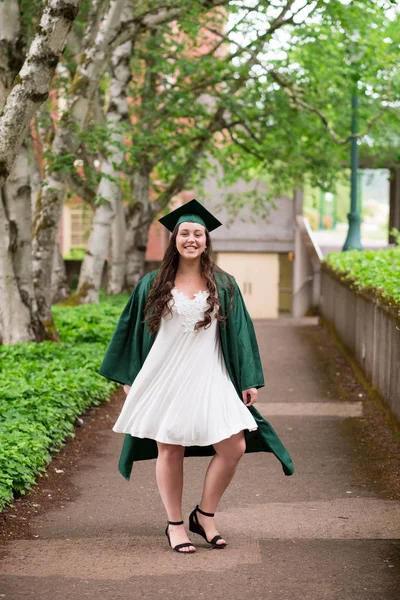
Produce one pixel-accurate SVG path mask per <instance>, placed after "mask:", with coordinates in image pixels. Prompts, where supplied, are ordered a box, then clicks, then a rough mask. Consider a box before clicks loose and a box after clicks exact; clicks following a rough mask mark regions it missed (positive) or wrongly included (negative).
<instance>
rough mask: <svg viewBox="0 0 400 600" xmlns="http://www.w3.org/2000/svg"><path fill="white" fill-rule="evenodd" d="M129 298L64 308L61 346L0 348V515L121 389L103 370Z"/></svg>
mask: <svg viewBox="0 0 400 600" xmlns="http://www.w3.org/2000/svg"><path fill="white" fill-rule="evenodd" d="M126 300H127V296H117V297H115V298H112V299H110V300H107V301H103V302H101V303H100V304H98V305H87V306H78V307H73V308H72V307H71V308H69V307H59V306H56V307H55V308H54V315H55V320H56V324H57V328H58V330H59V331H60V333H61V336H62V339H63V342H62V343H60V344H56V343H52V342H43V343H42V344H34V343H28V344H16V345H14V346H0V510H1V509H2V508H3V507H4V505H5V504H6V503H8V502H10V501H11V500H12V498H13V495H14V494H15V493H16V492H20V493H22V494H23V493H25V491H26V490H29V489H30V488H31V486H32V485H33V484H34V483H35V481H36V478H37V475H38V473H40V472H43V471H44V470H45V469H46V465H47V463H48V462H49V461H50V459H51V456H50V452H55V451H58V450H60V449H61V447H62V445H63V443H64V442H65V440H66V438H67V437H68V436H74V424H75V421H76V418H77V417H78V416H79V415H81V414H82V413H84V412H85V411H86V409H87V408H88V407H89V406H94V405H98V404H100V403H101V402H102V401H103V400H104V399H107V398H108V397H109V396H110V393H111V392H112V390H114V389H115V388H116V384H114V383H112V382H109V381H107V380H106V379H104V378H103V377H101V376H100V375H98V374H97V370H98V368H99V366H100V362H101V359H102V357H103V356H104V352H105V349H106V346H107V343H108V341H109V340H110V337H111V335H112V333H113V330H114V328H115V324H116V321H117V319H118V317H119V315H120V313H121V311H122V307H123V306H124V304H125V302H126Z"/></svg>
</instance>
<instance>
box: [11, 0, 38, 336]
mask: <svg viewBox="0 0 400 600" xmlns="http://www.w3.org/2000/svg"><path fill="white" fill-rule="evenodd" d="M30 54H31V59H33V58H34V57H35V56H36V57H38V56H39V55H40V52H36V53H35V52H32V48H31V53H30ZM23 59H24V44H23V40H22V34H21V26H20V20H19V5H18V2H16V1H15V0H4V2H2V3H0V65H1V66H0V110H1V109H2V108H3V106H4V105H5V103H6V99H7V96H8V94H9V92H10V89H11V86H12V83H13V80H14V78H15V76H16V74H17V73H18V70H19V69H20V68H21V66H22V64H23ZM29 85H30V84H29V82H28V85H27V87H28V88H29ZM7 109H10V104H9V103H7V106H6V109H5V113H6V116H7ZM28 122H29V121H28ZM3 125H4V120H3V119H2V122H1V126H3ZM18 125H19V124H18ZM3 132H4V133H5V134H6V133H7V126H6V127H5V128H3ZM2 142H3V148H2V149H3V150H4V147H8V149H9V151H10V152H11V154H12V153H13V152H15V153H16V152H18V154H17V155H16V157H15V160H14V161H11V162H10V165H11V164H13V166H12V168H11V171H10V174H9V177H8V179H7V181H4V182H3V183H4V186H3V189H2V190H0V330H1V335H0V337H1V340H0V342H3V343H6V344H14V343H17V342H26V341H42V340H43V339H46V338H47V337H48V335H47V333H46V331H45V329H44V328H43V326H42V324H41V322H40V320H39V317H38V309H37V304H36V298H35V294H34V289H33V279H32V248H31V229H32V213H31V181H30V178H31V175H32V166H33V167H37V165H36V161H35V159H34V157H33V156H32V157H31V161H29V158H28V148H27V143H23V144H22V145H21V146H20V148H19V149H18V147H13V146H12V144H11V146H10V145H8V146H7V142H10V140H7V139H3V140H2ZM4 145H5V146H4ZM32 154H33V153H32ZM7 158H9V157H7ZM30 162H31V164H29V163H30Z"/></svg>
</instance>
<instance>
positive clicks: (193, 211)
mask: <svg viewBox="0 0 400 600" xmlns="http://www.w3.org/2000/svg"><path fill="white" fill-rule="evenodd" d="M159 221H160V223H162V225H164V227H166V228H167V229H168V230H169V231H173V230H174V229H175V227H176V226H177V225H179V224H180V223H199V224H200V225H203V226H204V227H205V228H206V229H207V230H208V231H213V230H214V229H217V227H220V226H221V225H222V223H221V222H220V221H218V219H216V218H215V217H214V215H212V214H211V213H210V212H209V211H208V210H207V209H206V208H204V206H202V205H201V204H200V202H197V200H194V199H193V200H190V202H186V204H183V205H182V206H180V207H179V208H177V209H175V210H173V211H172V212H170V213H169V214H168V215H165V217H162V218H161V219H159Z"/></svg>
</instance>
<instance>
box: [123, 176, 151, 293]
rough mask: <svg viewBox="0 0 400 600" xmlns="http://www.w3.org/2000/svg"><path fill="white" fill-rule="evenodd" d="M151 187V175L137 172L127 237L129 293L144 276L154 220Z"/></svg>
mask: <svg viewBox="0 0 400 600" xmlns="http://www.w3.org/2000/svg"><path fill="white" fill-rule="evenodd" d="M149 187H150V177H149V173H147V172H145V171H142V172H140V171H137V172H136V173H135V174H134V178H133V204H132V206H130V207H129V209H128V214H127V224H126V237H125V245H126V281H125V285H126V288H127V289H128V291H132V290H133V289H134V288H135V287H136V285H137V282H138V281H139V279H140V278H141V277H142V276H143V271H144V265H145V261H146V250H147V243H148V239H149V230H150V226H151V223H152V221H153V218H154V213H153V210H152V207H151V204H150V199H149ZM142 223H144V224H142Z"/></svg>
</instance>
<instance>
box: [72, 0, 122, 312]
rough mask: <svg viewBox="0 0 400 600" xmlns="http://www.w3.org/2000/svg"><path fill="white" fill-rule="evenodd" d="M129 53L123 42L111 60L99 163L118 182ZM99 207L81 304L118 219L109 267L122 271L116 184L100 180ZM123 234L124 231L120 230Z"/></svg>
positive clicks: (94, 292)
mask: <svg viewBox="0 0 400 600" xmlns="http://www.w3.org/2000/svg"><path fill="white" fill-rule="evenodd" d="M125 5H126V6H125V9H124V11H123V14H122V18H121V20H122V21H123V22H124V21H125V22H126V21H128V20H129V19H130V18H131V16H132V9H131V2H130V0H129V1H128V2H125ZM131 53H132V44H131V43H130V42H126V43H125V44H122V45H121V46H119V47H118V48H117V49H116V50H115V51H114V53H113V56H112V58H111V65H110V66H111V74H112V77H111V83H110V104H109V108H108V112H107V121H108V122H109V123H110V133H111V143H110V156H109V157H107V158H104V159H103V160H102V163H101V172H102V173H104V174H105V175H108V176H112V177H113V178H116V179H117V178H118V176H119V166H120V165H121V163H122V160H123V151H122V150H121V146H122V144H123V130H122V127H121V125H122V124H123V123H124V122H127V121H128V115H129V112H128V103H127V98H126V90H127V88H128V84H129V80H130V78H131V76H132V74H131V69H130V65H129V61H130V58H131ZM98 197H99V199H100V201H101V202H100V204H98V205H97V207H96V209H95V213H94V219H93V225H92V230H91V233H90V237H89V240H88V244H87V248H86V254H85V258H84V261H83V264H82V268H81V273H80V277H79V285H78V291H77V295H78V297H79V299H80V301H81V302H82V303H87V302H98V298H99V291H100V285H101V277H102V273H103V268H104V262H105V259H106V255H107V252H108V250H109V247H110V241H111V228H112V227H113V223H114V221H115V218H116V217H117V215H118V220H117V223H116V224H115V228H114V237H113V241H112V244H111V246H112V251H111V256H110V259H111V263H113V262H114V274H115V270H116V269H117V270H120V269H121V262H122V261H123V256H122V257H121V254H123V244H124V236H123V235H122V238H121V237H120V238H119V239H118V235H120V233H121V227H122V228H123V227H124V224H123V214H122V213H123V208H122V194H121V190H120V187H119V185H118V183H117V182H116V181H110V179H109V178H108V177H103V178H102V179H101V181H100V184H99V188H98ZM122 233H123V229H122Z"/></svg>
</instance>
